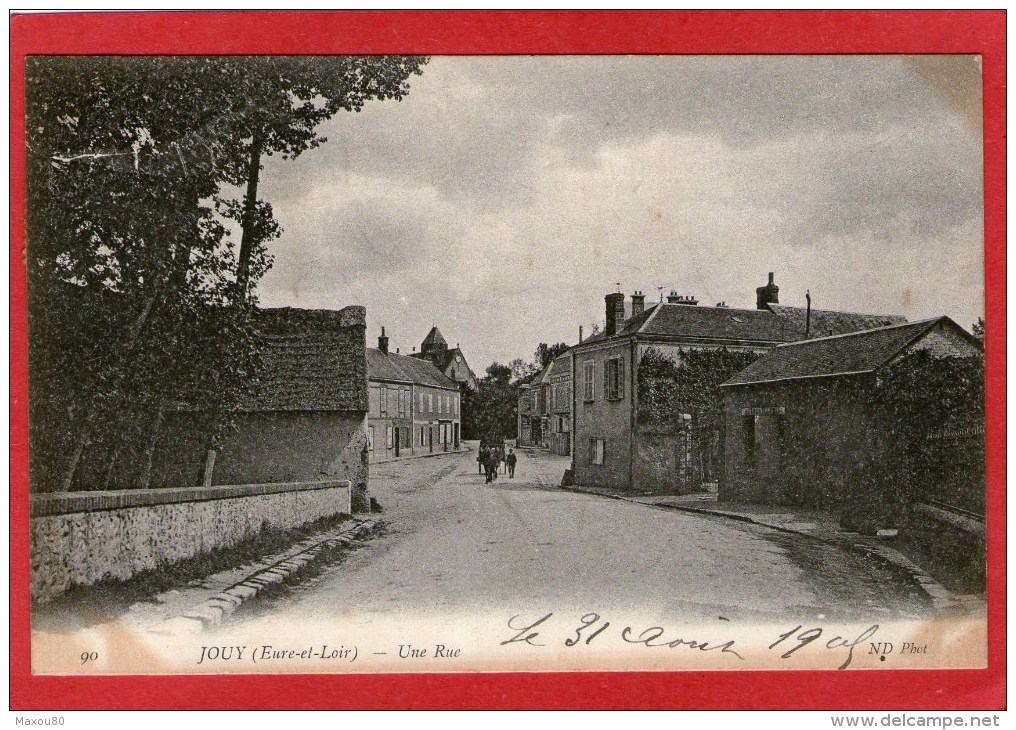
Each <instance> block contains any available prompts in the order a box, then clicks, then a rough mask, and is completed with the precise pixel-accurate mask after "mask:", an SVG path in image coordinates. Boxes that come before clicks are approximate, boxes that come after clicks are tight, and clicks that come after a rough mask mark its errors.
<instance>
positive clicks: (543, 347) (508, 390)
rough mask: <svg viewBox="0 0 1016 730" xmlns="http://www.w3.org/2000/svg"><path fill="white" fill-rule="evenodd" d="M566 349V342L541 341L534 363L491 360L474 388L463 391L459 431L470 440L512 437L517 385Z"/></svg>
mask: <svg viewBox="0 0 1016 730" xmlns="http://www.w3.org/2000/svg"><path fill="white" fill-rule="evenodd" d="M567 350H568V346H567V345H566V344H564V343H563V342H562V343H558V344H556V345H548V344H547V343H545V342H541V343H540V344H539V346H538V347H537V348H536V351H535V352H534V353H533V362H526V361H525V360H523V359H522V358H516V359H515V360H512V361H511V362H510V363H509V364H507V365H503V364H501V363H496V362H495V363H492V364H491V365H490V366H489V367H488V368H487V371H486V373H487V374H486V375H485V376H484V377H482V378H480V379H479V380H478V381H477V388H476V390H475V391H473V392H470V393H468V394H463V400H462V432H463V434H465V437H466V438H471V439H491V440H498V439H508V438H514V437H515V436H516V435H517V434H516V432H517V430H518V422H517V418H518V402H519V392H520V386H522V385H525V384H527V383H530V382H532V380H533V379H534V378H535V377H536V376H537V375H539V374H540V372H541V371H542V370H543V369H544V368H545V367H546V366H547V365H549V364H550V363H551V362H552V361H553V360H554V358H556V357H559V356H560V355H562V354H563V353H564V352H566V351H567Z"/></svg>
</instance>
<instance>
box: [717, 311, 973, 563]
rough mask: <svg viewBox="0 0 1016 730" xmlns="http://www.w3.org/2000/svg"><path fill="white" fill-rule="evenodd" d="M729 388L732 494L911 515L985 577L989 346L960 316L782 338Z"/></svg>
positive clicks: (861, 519)
mask: <svg viewBox="0 0 1016 730" xmlns="http://www.w3.org/2000/svg"><path fill="white" fill-rule="evenodd" d="M720 390H721V393H722V400H723V425H724V428H723V434H724V436H723V438H724V441H723V445H724V464H725V468H724V473H723V477H722V479H721V481H720V486H719V498H720V499H721V500H736V501H742V502H753V503H765V504H786V505H793V506H797V507H805V508H810V509H820V510H827V511H831V512H834V513H835V514H838V515H839V516H840V522H841V524H842V525H843V526H844V527H848V528H850V529H855V530H860V531H862V532H869V533H872V532H874V531H876V530H878V529H880V528H886V529H898V528H907V529H908V530H909V531H910V532H911V534H920V535H923V536H924V537H923V540H922V541H923V542H924V543H925V546H926V547H927V548H929V550H930V551H934V550H935V549H940V548H942V547H943V546H945V545H948V546H949V548H948V549H947V550H946V552H951V553H953V557H952V558H949V560H951V561H953V562H955V561H954V558H955V556H956V555H959V554H964V555H966V556H967V558H966V559H965V563H966V564H967V568H970V567H973V568H974V573H973V574H976V572H977V571H978V565H979V571H980V574H981V575H982V578H983V555H984V553H983V537H984V507H985V470H984V401H983V397H984V384H983V350H982V347H981V344H980V342H979V341H978V340H977V339H976V338H974V337H973V335H971V334H969V333H967V332H965V331H964V330H963V329H962V328H961V327H959V325H957V324H956V323H955V322H953V321H952V320H951V319H949V318H948V317H939V318H936V319H929V320H924V321H920V322H913V323H907V324H902V325H894V326H890V327H883V328H878V329H873V330H868V331H864V332H857V333H853V334H847V335H836V336H831V337H822V338H817V339H812V340H806V341H803V342H797V343H792V344H786V345H781V346H779V347H776V348H774V349H773V350H771V351H770V352H769V353H768V354H766V355H765V356H764V357H762V358H761V359H759V360H758V361H756V362H755V363H753V364H752V365H750V366H749V367H747V368H746V369H745V370H743V371H742V372H740V373H738V374H737V375H735V376H734V377H733V378H731V379H730V380H728V381H727V382H726V383H724V384H723V385H722V386H721V388H720ZM967 573H968V575H973V574H971V573H969V570H967Z"/></svg>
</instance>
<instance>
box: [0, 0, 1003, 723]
mask: <svg viewBox="0 0 1016 730" xmlns="http://www.w3.org/2000/svg"><path fill="white" fill-rule="evenodd" d="M10 32H11V66H10V73H11V77H10V79H11V99H10V109H11V138H10V142H11V157H10V160H11V162H10V175H11V178H10V183H11V188H10V189H11V208H10V210H11V222H10V234H11V247H10V307H11V309H10V327H11V341H10V347H11V350H10V353H11V355H10V357H11V362H10V368H11V376H10V377H11V381H10V388H11V390H10V407H11V424H10V426H11V431H10V433H11V436H10V457H11V470H10V477H11V502H10V556H11V560H10V566H11V567H10V570H11V574H10V575H11V577H10V581H11V585H10V611H11V616H10V652H11V654H10V672H11V678H10V708H11V709H17V710H33V709H34V710H72V709H95V710H99V709H351V708H360V709H371V708H378V709H381V708H385V709H410V708H430V709H456V708H520V709H521V708H531V709H537V708H539V709H564V708H571V709H578V708H602V709H608V708H612V709H626V708H631V709H650V708H657V709H706V708H712V709H827V710H874V709H925V710H946V709H950V710H963V709H971V710H972V709H999V708H1004V707H1005V670H1006V656H1005V647H1006V631H1005V614H1006V598H1005V590H1006V576H1005V566H1006V554H1005V543H1006V539H1005V527H1006V514H1005V360H1006V357H1005V344H1006V335H1005V317H1006V313H1005V260H1006V257H1005V213H1006V211H1005V191H1006V184H1005V167H1006V166H1005V129H1006V125H1005V97H1006V95H1005V79H1006V73H1005V62H1006V55H1005V11H1001V10H999V11H778V12H777V11H308V12H305V11H270V12H269V11H262V12H218V11H216V12H150V13H131V12H114V13H63V14H23V15H15V16H13V17H12V18H11V20H10ZM273 53H299V54H311V53H317V54H329V53H414V54H434V55H436V54H456V55H465V54H615V53H639V54H650V53H664V54H719V53H722V54H735V53H740V54H759V53H765V54H770V53H789V54H827V53H936V54H941V53H976V54H980V55H981V57H982V64H983V66H982V70H983V79H984V192H985V310H986V311H985V320H986V339H985V345H986V346H985V350H986V358H987V363H986V364H987V379H988V393H989V398H988V404H987V427H988V430H987V459H988V522H987V526H988V551H989V560H988V568H989V570H988V595H989V604H988V633H989V636H988V657H989V659H988V667H987V668H986V669H980V670H920V671H916V670H909V671H908V670H899V671H894V670H881V671H877V672H876V671H849V670H848V671H843V672H836V671H828V672H826V671H822V672H817V671H795V672H791V671H779V672H774V671H765V672H762V671H755V672H590V673H528V674H497V673H490V674H404V675H391V674H389V675H272V676H261V675H253V676H251V675H247V676H235V675H234V676H225V675H223V676H186V677H181V676H172V677H166V676H103V677H77V676H74V677H71V676H66V677H52V676H33V675H32V674H31V668H30V645H29V636H30V616H29V591H28V585H29V562H28V497H27V495H28V408H27V395H28V387H27V333H26V331H27V313H26V282H25V269H24V252H23V246H24V236H25V227H24V225H25V224H24V214H25V185H24V172H25V152H24V58H25V56H27V55H31V54H273Z"/></svg>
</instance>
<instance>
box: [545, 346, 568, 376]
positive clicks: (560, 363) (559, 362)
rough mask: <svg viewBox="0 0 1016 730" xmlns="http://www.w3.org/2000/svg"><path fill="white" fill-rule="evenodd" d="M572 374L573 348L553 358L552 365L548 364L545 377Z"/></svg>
mask: <svg viewBox="0 0 1016 730" xmlns="http://www.w3.org/2000/svg"><path fill="white" fill-rule="evenodd" d="M564 374H568V375H570V374H571V350H568V351H567V352H564V353H562V354H560V355H558V356H557V357H555V358H554V359H553V360H551V362H550V365H549V366H547V370H546V375H545V376H544V377H545V378H551V377H553V376H555V375H564Z"/></svg>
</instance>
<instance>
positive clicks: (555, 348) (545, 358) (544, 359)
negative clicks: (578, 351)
mask: <svg viewBox="0 0 1016 730" xmlns="http://www.w3.org/2000/svg"><path fill="white" fill-rule="evenodd" d="M566 352H568V345H566V344H565V343H563V342H558V343H557V344H556V345H548V344H547V343H546V342H541V343H540V345H539V347H537V348H536V352H535V353H533V360H534V362H535V363H536V364H538V365H539V366H540V369H541V370H542V369H543V368H545V367H547V366H548V365H550V364H551V363H552V362H554V360H555V359H557V358H558V357H560V356H561V355H563V354H564V353H566Z"/></svg>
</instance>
